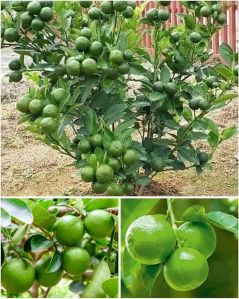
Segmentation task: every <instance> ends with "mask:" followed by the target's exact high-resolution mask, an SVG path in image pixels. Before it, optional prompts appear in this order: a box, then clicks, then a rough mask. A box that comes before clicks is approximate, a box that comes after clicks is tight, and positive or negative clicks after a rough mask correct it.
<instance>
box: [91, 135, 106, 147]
mask: <svg viewBox="0 0 239 299" xmlns="http://www.w3.org/2000/svg"><path fill="white" fill-rule="evenodd" d="M90 141H91V144H92V146H93V147H97V146H101V145H102V141H103V137H102V135H100V134H94V135H93V136H92V137H91V139H90Z"/></svg>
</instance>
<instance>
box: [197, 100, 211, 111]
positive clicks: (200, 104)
mask: <svg viewBox="0 0 239 299" xmlns="http://www.w3.org/2000/svg"><path fill="white" fill-rule="evenodd" d="M210 106H211V104H210V102H209V101H208V100H206V99H200V100H199V102H198V107H199V108H200V109H201V110H203V111H206V110H208V109H209V108H210Z"/></svg>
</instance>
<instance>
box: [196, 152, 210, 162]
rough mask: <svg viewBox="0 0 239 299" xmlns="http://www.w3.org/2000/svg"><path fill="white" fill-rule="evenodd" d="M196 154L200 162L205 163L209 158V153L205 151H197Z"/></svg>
mask: <svg viewBox="0 0 239 299" xmlns="http://www.w3.org/2000/svg"><path fill="white" fill-rule="evenodd" d="M197 156H198V159H199V161H200V164H205V163H207V162H208V160H209V155H208V153H206V152H199V153H198V154H197Z"/></svg>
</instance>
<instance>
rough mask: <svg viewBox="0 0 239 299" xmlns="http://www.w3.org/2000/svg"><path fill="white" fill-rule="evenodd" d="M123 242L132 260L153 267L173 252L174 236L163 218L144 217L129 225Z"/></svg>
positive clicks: (155, 216) (159, 216)
mask: <svg viewBox="0 0 239 299" xmlns="http://www.w3.org/2000/svg"><path fill="white" fill-rule="evenodd" d="M125 242H126V247H127V249H128V252H129V254H130V255H131V257H132V258H133V259H135V260H136V261H137V262H139V263H141V264H144V265H155V264H159V263H161V262H164V261H165V260H166V259H167V258H168V257H169V256H170V254H171V253H172V252H173V250H174V249H175V246H176V235H175V233H174V230H173V229H172V227H171V225H170V224H169V223H168V222H167V221H166V220H165V217H164V216H162V215H159V214H157V215H146V216H142V217H140V218H138V219H136V220H135V221H134V222H133V223H131V225H130V226H129V227H128V230H127V232H126V238H125Z"/></svg>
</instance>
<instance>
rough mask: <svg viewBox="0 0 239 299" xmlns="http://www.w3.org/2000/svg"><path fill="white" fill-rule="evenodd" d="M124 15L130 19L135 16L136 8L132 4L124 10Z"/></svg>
mask: <svg viewBox="0 0 239 299" xmlns="http://www.w3.org/2000/svg"><path fill="white" fill-rule="evenodd" d="M122 15H123V16H124V17H125V18H126V19H130V18H132V17H133V15H134V9H133V8H132V7H131V6H127V8H126V10H124V11H123V13H122Z"/></svg>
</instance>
